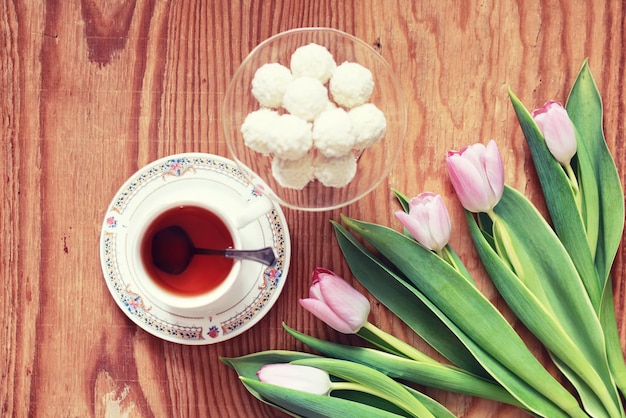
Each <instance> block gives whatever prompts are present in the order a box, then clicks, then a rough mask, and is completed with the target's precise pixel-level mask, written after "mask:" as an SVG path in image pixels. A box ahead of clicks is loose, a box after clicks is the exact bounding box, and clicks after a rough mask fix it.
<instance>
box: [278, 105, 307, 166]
mask: <svg viewBox="0 0 626 418" xmlns="http://www.w3.org/2000/svg"><path fill="white" fill-rule="evenodd" d="M272 133H273V134H272V143H271V144H270V146H269V148H270V150H271V152H272V153H273V154H274V155H275V156H276V157H278V158H281V159H283V160H297V159H299V158H302V157H303V156H304V155H305V154H306V153H307V152H309V150H310V149H311V147H312V146H313V139H312V135H311V124H310V123H308V122H307V121H305V120H304V119H300V118H299V117H297V116H294V115H290V114H288V113H285V114H283V115H280V117H279V118H278V120H277V121H276V124H275V125H274V127H273V128H272Z"/></svg>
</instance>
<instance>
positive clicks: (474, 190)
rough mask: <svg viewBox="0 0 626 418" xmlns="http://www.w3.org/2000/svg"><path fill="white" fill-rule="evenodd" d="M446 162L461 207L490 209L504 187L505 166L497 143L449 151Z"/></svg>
mask: <svg viewBox="0 0 626 418" xmlns="http://www.w3.org/2000/svg"><path fill="white" fill-rule="evenodd" d="M446 164H447V165H448V172H449V173H450V180H451V181H452V186H454V190H455V191H456V194H457V197H458V198H459V200H460V201H461V204H462V205H463V207H464V208H465V209H467V210H469V211H470V212H491V210H492V209H493V208H494V207H495V206H496V205H497V204H498V202H499V201H500V198H501V197H502V193H503V191H504V168H503V167H502V158H501V157H500V151H499V150H498V145H496V142H495V141H494V140H493V139H492V140H491V141H489V143H488V144H487V146H486V147H485V146H484V145H483V144H474V145H470V146H467V147H464V148H461V150H460V151H448V153H447V155H446Z"/></svg>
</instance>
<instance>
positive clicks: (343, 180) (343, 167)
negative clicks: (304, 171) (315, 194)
mask: <svg viewBox="0 0 626 418" xmlns="http://www.w3.org/2000/svg"><path fill="white" fill-rule="evenodd" d="M313 174H314V175H315V178H316V179H317V180H319V181H320V183H322V184H323V185H324V186H327V187H343V186H345V185H347V184H348V183H350V182H351V181H352V179H353V178H354V176H355V174H356V158H354V156H353V155H352V154H351V153H350V154H347V155H344V156H341V157H326V156H324V155H322V154H318V155H317V157H316V158H315V161H314V162H313Z"/></svg>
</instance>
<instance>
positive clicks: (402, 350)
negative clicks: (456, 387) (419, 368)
mask: <svg viewBox="0 0 626 418" xmlns="http://www.w3.org/2000/svg"><path fill="white" fill-rule="evenodd" d="M363 328H364V329H365V330H367V331H368V332H369V333H371V334H372V335H374V336H375V337H376V338H377V339H378V340H379V341H383V342H384V343H385V345H382V344H380V342H377V341H374V340H372V339H370V338H366V337H365V336H364V335H362V334H361V333H360V330H359V332H357V334H358V335H359V336H361V337H363V338H365V339H366V340H368V341H369V342H371V343H372V344H374V345H376V346H378V347H379V348H381V349H383V350H385V351H387V352H390V351H393V354H396V355H400V356H404V357H406V358H409V359H411V360H415V361H418V362H422V363H428V364H439V363H438V362H437V361H435V360H434V359H432V358H430V357H429V356H427V355H426V354H424V353H422V352H421V351H419V350H418V349H416V348H415V347H413V346H412V345H410V344H408V343H406V342H404V341H402V340H401V339H399V338H397V337H394V336H393V335H391V334H389V333H387V332H385V331H383V330H381V329H380V328H378V327H376V326H375V325H373V324H372V323H370V322H366V323H365V325H363Z"/></svg>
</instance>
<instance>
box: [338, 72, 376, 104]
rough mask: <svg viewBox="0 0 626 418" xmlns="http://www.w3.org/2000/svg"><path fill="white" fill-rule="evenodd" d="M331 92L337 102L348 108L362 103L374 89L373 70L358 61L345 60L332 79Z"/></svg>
mask: <svg viewBox="0 0 626 418" xmlns="http://www.w3.org/2000/svg"><path fill="white" fill-rule="evenodd" d="M329 88H330V93H331V94H332V96H333V99H334V100H335V102H337V104H339V105H341V106H345V107H348V108H351V107H354V106H358V105H362V104H364V103H365V102H367V101H368V100H369V98H370V97H371V96H372V91H374V79H373V77H372V72H371V71H370V70H368V69H367V68H365V67H363V66H362V65H361V64H358V63H356V62H344V63H343V64H341V65H340V66H338V67H337V68H336V69H335V73H334V74H333V76H332V77H331V79H330V84H329Z"/></svg>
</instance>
